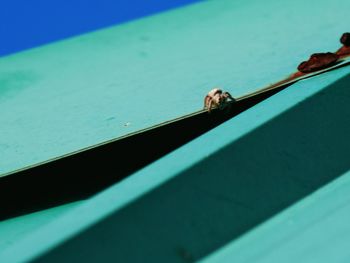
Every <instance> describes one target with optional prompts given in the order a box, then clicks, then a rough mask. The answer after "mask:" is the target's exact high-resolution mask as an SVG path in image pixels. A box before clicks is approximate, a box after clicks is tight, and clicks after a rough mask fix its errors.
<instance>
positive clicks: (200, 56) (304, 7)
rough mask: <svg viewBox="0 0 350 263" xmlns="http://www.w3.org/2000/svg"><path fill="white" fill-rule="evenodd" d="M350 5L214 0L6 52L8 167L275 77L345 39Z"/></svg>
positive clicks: (1, 84)
mask: <svg viewBox="0 0 350 263" xmlns="http://www.w3.org/2000/svg"><path fill="white" fill-rule="evenodd" d="M349 7H350V3H349V1H346V0H337V1H329V0H322V1H309V2H307V3H304V1H302V0H297V1H286V0H285V1H279V2H276V1H272V0H268V1H264V2H261V1H254V0H251V1H229V0H222V1H207V2H203V3H199V4H195V5H193V6H188V7H185V8H180V9H178V10H174V11H171V12H166V13H164V14H159V15H156V16H152V17H149V18H145V19H140V20H138V21H135V22H131V23H127V24H124V25H120V26H116V27H111V28H108V29H105V30H100V31H96V32H94V33H90V34H86V35H82V36H79V37H76V38H72V39H68V40H65V41H61V42H59V43H56V44H51V45H47V46H44V47H40V48H36V49H33V50H30V51H26V52H23V53H20V54H17V55H13V56H9V57H4V58H1V59H0V109H1V112H2V114H1V115H0V123H1V125H2V126H1V130H0V155H1V158H0V173H1V174H5V173H7V172H11V171H13V170H15V169H19V168H23V167H25V166H28V165H32V164H36V163H39V162H42V161H46V160H48V159H51V158H55V157H58V156H61V155H63V154H67V153H70V152H73V151H76V150H79V149H82V148H85V147H89V146H91V145H95V144H97V143H100V142H104V141H107V140H109V139H113V138H117V137H120V136H124V135H127V134H129V133H132V132H135V131H139V130H141V129H144V128H148V127H152V126H154V125H157V124H159V123H162V122H164V121H167V120H169V119H173V118H177V117H179V116H182V115H185V114H188V113H192V112H194V111H196V110H198V109H201V108H202V103H203V97H204V95H205V94H206V93H207V92H208V91H209V90H210V89H211V88H212V87H214V86H221V87H222V88H223V89H225V90H228V91H230V92H231V93H232V94H233V95H234V96H240V95H243V94H245V93H248V92H251V91H254V90H255V89H257V88H260V87H262V86H265V85H266V84H269V83H272V82H275V81H276V80H279V79H281V78H283V77H285V76H286V75H288V74H289V73H290V72H293V71H294V70H295V68H296V66H297V65H298V64H299V62H300V61H301V60H304V59H306V58H307V57H308V56H309V55H310V54H311V53H314V52H318V51H319V52H322V51H333V50H336V49H337V48H338V47H339V43H338V38H339V36H340V34H341V33H343V32H345V31H347V30H348V28H347V25H346V23H340V21H346V20H347V17H348V14H347V11H346V10H347V9H348V8H349ZM311 13H312V14H320V15H319V16H310V14H311ZM334 14H336V15H334ZM305 21H307V23H305ZM266 29H268V31H267V30H266Z"/></svg>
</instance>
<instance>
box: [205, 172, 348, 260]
mask: <svg viewBox="0 0 350 263" xmlns="http://www.w3.org/2000/svg"><path fill="white" fill-rule="evenodd" d="M349 191H350V172H347V173H345V174H344V175H342V176H341V177H340V178H339V179H337V180H336V181H335V182H333V183H332V184H330V185H327V186H326V187H324V188H322V189H320V190H319V191H317V193H315V194H313V195H312V196H310V197H309V198H306V199H305V200H303V202H300V203H298V204H296V205H294V206H293V207H291V208H289V209H288V210H286V211H284V212H283V213H281V214H279V215H277V216H276V217H274V218H273V219H271V220H269V221H268V222H266V223H265V224H263V225H261V226H259V227H257V228H256V229H254V230H252V231H251V232H250V233H248V234H246V235H244V236H243V237H241V238H240V239H238V240H235V241H233V242H232V243H230V244H229V245H227V246H225V247H224V248H222V249H220V250H219V251H217V252H215V253H214V254H213V255H211V256H209V257H207V258H206V259H204V260H203V261H201V262H203V263H205V262H207V263H212V262H223V263H224V262H257V263H258V262H259V263H260V262H269V263H273V262H286V263H288V262H305V263H306V262H308V263H309V262H310V263H311V262H321V263H322V262H349V258H350V250H349V236H350V227H349V220H350V206H349V203H350V200H349Z"/></svg>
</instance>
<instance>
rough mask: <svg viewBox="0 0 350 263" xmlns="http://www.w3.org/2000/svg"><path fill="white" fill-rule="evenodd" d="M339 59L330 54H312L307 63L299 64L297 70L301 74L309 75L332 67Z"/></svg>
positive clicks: (336, 55) (335, 55)
mask: <svg viewBox="0 0 350 263" xmlns="http://www.w3.org/2000/svg"><path fill="white" fill-rule="evenodd" d="M338 59H339V56H338V54H334V53H331V52H327V53H315V54H312V55H311V57H310V58H309V60H308V61H304V62H302V63H300V65H299V66H298V70H299V71H300V72H302V73H310V72H314V71H317V70H320V69H325V68H327V67H329V66H332V65H334V64H335V63H336V62H337V60H338Z"/></svg>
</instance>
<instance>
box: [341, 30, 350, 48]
mask: <svg viewBox="0 0 350 263" xmlns="http://www.w3.org/2000/svg"><path fill="white" fill-rule="evenodd" d="M340 43H342V44H343V45H344V46H346V47H350V33H344V34H343V35H342V36H341V38H340Z"/></svg>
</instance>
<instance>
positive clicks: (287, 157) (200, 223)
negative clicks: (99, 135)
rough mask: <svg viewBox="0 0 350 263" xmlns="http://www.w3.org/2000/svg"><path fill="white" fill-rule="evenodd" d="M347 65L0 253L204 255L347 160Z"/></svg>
mask: <svg viewBox="0 0 350 263" xmlns="http://www.w3.org/2000/svg"><path fill="white" fill-rule="evenodd" d="M349 73H350V68H343V69H340V70H337V71H333V72H329V73H326V74H324V75H322V76H317V77H315V78H312V79H308V80H305V81H302V82H300V83H298V84H296V85H293V86H292V87H290V88H288V89H287V90H285V91H282V92H281V93H279V94H277V95H275V96H274V97H272V98H269V99H267V100H266V101H264V102H262V103H261V104H259V105H257V106H255V107H253V108H252V109H250V110H248V111H246V112H244V113H242V114H241V115H239V116H237V117H236V118H234V119H231V120H230V121H228V122H226V123H225V124H223V125H221V126H219V127H218V128H216V129H214V130H212V131H210V132H208V133H207V134H205V135H203V136H201V137H199V138H198V139H196V140H194V141H193V142H191V143H189V144H187V145H185V146H184V147H181V148H179V149H178V150H176V151H174V152H173V153H171V154H169V155H167V156H165V157H163V158H162V159H160V160H159V161H157V162H155V163H153V164H151V165H149V166H148V167H146V168H145V169H142V170H140V171H139V172H137V173H135V174H133V175H132V176H130V177H128V178H127V179H126V180H124V181H122V182H121V183H119V184H116V185H114V186H112V187H110V188H109V189H108V190H106V191H103V192H102V193H100V194H99V195H97V196H96V197H94V198H92V199H91V200H88V201H86V202H85V203H84V204H82V205H81V206H79V207H77V208H76V209H74V210H72V211H70V212H68V213H67V214H65V215H63V216H61V217H60V218H58V219H57V220H56V221H53V222H51V223H50V224H47V225H45V226H43V227H42V228H41V229H39V230H38V231H36V232H35V233H33V234H32V235H30V236H27V237H26V238H23V239H22V240H19V241H18V242H17V243H16V244H15V245H13V246H11V247H8V248H7V249H6V250H5V251H3V252H2V253H0V259H6V262H21V261H23V260H27V259H32V258H35V257H37V256H40V257H39V258H38V259H37V261H36V262H62V261H65V262H76V260H78V259H79V260H84V261H86V262H96V260H102V261H109V260H114V261H131V262H138V261H142V260H143V259H145V258H154V259H157V261H159V262H165V261H166V262H186V261H191V260H198V259H202V258H204V257H205V256H207V255H208V254H210V253H212V252H214V251H216V250H217V249H220V248H221V247H222V246H223V245H225V244H227V243H229V242H230V241H232V240H233V239H235V238H238V237H240V236H241V235H242V234H244V233H245V232H246V231H249V230H250V229H252V228H254V227H255V226H256V225H259V224H260V223H262V222H264V221H265V220H267V219H269V218H271V217H273V216H274V215H276V214H278V213H279V212H281V211H283V210H284V209H286V208H288V207H289V206H290V205H292V204H294V203H295V202H298V201H300V200H302V202H301V205H302V203H303V202H304V201H305V200H308V199H305V200H303V199H304V198H305V197H306V198H307V196H309V195H310V194H311V196H310V197H311V198H313V197H312V193H313V192H314V191H316V190H317V189H319V188H321V187H323V186H325V185H327V184H328V183H331V182H332V181H333V180H335V179H336V178H338V177H340V176H342V175H343V174H344V173H346V172H347V171H348V170H349V159H348V156H349V149H350V145H349V141H348V140H345V138H346V137H347V135H348V134H349V132H350V131H349V128H350V125H349V120H350V117H349V114H350V111H349V109H348V106H347V105H348V104H349V98H350V96H349V89H348V85H349V82H350V80H349ZM335 104H336V105H337V107H334V105H335ZM286 138H288V140H286ZM306 157H307V158H306ZM307 202H308V201H307ZM344 209H345V210H347V208H346V207H344ZM314 216H317V215H314ZM322 216H323V214H319V217H320V218H322ZM330 216H332V215H330ZM303 226H304V225H303V224H301V225H300V227H301V228H302V227H303ZM337 227H339V231H342V225H341V224H339V225H337ZM295 228H297V226H295ZM271 231H274V230H273V229H271ZM302 233H303V232H300V234H302ZM327 233H328V232H324V233H323V234H320V236H321V237H322V238H324V239H325V240H326V239H328V236H327ZM295 234H296V233H295ZM266 238H268V237H266ZM67 239H68V240H67ZM34 241H36V242H34ZM87 247H93V248H94V249H87ZM53 248H55V249H53ZM52 249H53V250H52ZM257 249H259V248H257ZM47 251H49V252H48V254H46V252H47ZM135 251H137V253H135ZM339 251H340V253H343V254H342V255H343V256H344V255H345V254H344V253H347V251H348V250H346V251H345V250H344V249H343V250H342V249H341V248H339ZM43 253H45V254H44V255H43ZM242 253H243V252H242ZM247 253H248V252H247ZM315 253H318V251H315ZM324 262H327V261H324Z"/></svg>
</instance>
